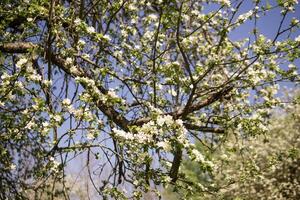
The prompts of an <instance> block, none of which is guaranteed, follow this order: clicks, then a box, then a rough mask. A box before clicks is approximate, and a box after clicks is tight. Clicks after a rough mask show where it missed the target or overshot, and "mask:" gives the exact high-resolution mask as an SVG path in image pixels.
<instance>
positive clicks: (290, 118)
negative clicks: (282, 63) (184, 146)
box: [166, 98, 300, 199]
mask: <svg viewBox="0 0 300 200" xmlns="http://www.w3.org/2000/svg"><path fill="white" fill-rule="evenodd" d="M299 113H300V110H299V98H298V99H297V98H295V100H294V101H291V104H290V105H289V106H286V108H285V110H276V111H275V112H274V113H273V116H272V119H271V123H270V125H269V126H270V128H269V129H270V130H269V131H268V132H267V133H266V134H264V135H259V136H256V137H247V138H245V139H240V138H236V137H235V136H233V137H235V138H233V140H231V142H228V143H226V145H223V146H222V147H221V148H218V149H217V150H215V151H214V152H211V151H209V149H206V152H207V154H208V155H209V156H211V157H213V162H214V164H215V166H216V168H215V169H216V170H215V172H212V173H211V174H206V176H204V174H203V172H202V171H201V170H199V168H198V166H197V165H196V164H195V163H193V162H191V161H190V160H185V161H184V162H183V163H184V164H183V166H182V167H183V169H182V170H183V171H184V173H185V174H186V175H187V178H189V180H190V181H193V182H195V183H197V182H198V183H201V184H207V182H210V185H211V186H212V185H213V187H214V189H211V190H210V191H211V193H206V194H202V193H201V192H195V191H194V193H192V194H191V196H189V199H299V195H300V190H299V189H300V185H299V183H300V179H299V177H300V176H299V174H300V169H299V161H300V154H299V148H300V142H299V141H300V140H299V137H300V131H299V130H300V129H299V124H300V123H299V122H300V121H299V119H300V115H299ZM197 147H198V148H200V149H202V150H203V149H205V148H206V147H204V146H203V145H202V144H201V143H199V144H198V145H197ZM167 191H168V192H166V199H168V195H173V196H172V199H176V198H178V199H179V198H180V197H183V196H185V195H187V191H186V190H182V191H180V192H177V193H173V192H172V190H167ZM192 191H193V190H192ZM176 194H177V195H176ZM178 194H179V195H178Z"/></svg>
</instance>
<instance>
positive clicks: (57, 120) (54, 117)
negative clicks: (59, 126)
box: [52, 115, 62, 122]
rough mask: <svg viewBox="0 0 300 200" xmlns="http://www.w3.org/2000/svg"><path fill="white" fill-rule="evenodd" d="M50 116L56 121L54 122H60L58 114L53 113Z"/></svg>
mask: <svg viewBox="0 0 300 200" xmlns="http://www.w3.org/2000/svg"><path fill="white" fill-rule="evenodd" d="M52 118H53V119H54V121H56V122H60V121H61V120H62V117H61V116H60V115H54V116H53V117H52Z"/></svg>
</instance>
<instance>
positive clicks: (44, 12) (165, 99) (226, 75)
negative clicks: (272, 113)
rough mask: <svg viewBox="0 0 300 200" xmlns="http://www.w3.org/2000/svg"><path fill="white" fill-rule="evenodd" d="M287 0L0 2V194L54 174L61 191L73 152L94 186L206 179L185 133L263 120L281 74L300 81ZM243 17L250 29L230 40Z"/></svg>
mask: <svg viewBox="0 0 300 200" xmlns="http://www.w3.org/2000/svg"><path fill="white" fill-rule="evenodd" d="M296 4H297V1H296V0H287V1H282V0H278V1H276V2H273V1H272V2H269V1H260V0H255V1H253V2H250V1H243V0H241V1H239V0H236V1H228V0H213V1H204V0H203V1H201V0H200V1H199V0H195V1H194V0H188V1H185V0H159V1H154V0H153V1H152V0H149V1H146V0H140V1H136V0H123V1H114V0H113V1H111V0H107V1H96V0H78V1H77V0H75V1H68V0H4V1H1V3H0V19H1V23H0V41H1V44H0V50H1V68H0V75H1V81H0V110H1V114H0V120H1V124H0V131H1V132H0V133H1V135H0V139H1V143H0V144H1V147H0V149H1V152H0V156H1V161H0V162H1V164H0V166H1V168H0V169H1V170H0V172H1V177H5V178H3V180H2V181H1V184H0V186H1V190H2V191H3V192H1V195H2V196H1V197H2V198H4V199H5V198H19V199H22V198H29V196H28V194H31V195H32V193H35V194H36V195H35V197H36V198H39V196H38V194H39V192H40V191H43V190H45V188H48V185H49V184H50V183H51V181H49V180H54V181H53V183H51V184H53V186H52V188H53V189H55V188H56V187H55V184H56V183H58V182H60V183H62V185H63V188H64V189H63V190H62V191H63V193H62V195H63V197H64V198H66V199H68V198H69V193H68V191H67V187H66V186H65V184H64V183H65V182H66V173H67V172H66V169H67V168H68V166H73V167H75V168H76V165H74V163H75V164H76V159H78V156H79V155H81V156H84V157H85V169H86V171H87V173H88V177H89V179H90V182H91V184H92V185H93V186H94V189H95V190H96V191H97V193H98V194H99V195H100V196H102V197H103V198H104V199H105V198H107V197H109V196H110V197H111V198H115V199H122V198H123V199H127V198H134V199H139V198H141V197H142V194H143V192H147V191H153V192H154V193H155V192H157V187H159V186H161V185H162V184H164V185H168V184H171V185H175V187H179V188H180V187H182V188H186V189H189V188H194V189H196V190H197V191H202V192H210V189H211V187H210V185H201V184H196V185H194V184H193V183H191V182H189V181H187V179H186V178H185V175H184V173H182V172H181V171H180V170H179V169H180V166H181V163H182V157H183V156H184V155H187V156H189V157H190V158H191V159H192V160H193V161H194V162H197V163H198V164H199V166H200V168H201V169H202V170H203V171H205V172H207V173H210V171H212V170H214V164H213V162H211V159H212V158H210V157H206V156H204V152H200V151H198V150H197V148H195V145H194V142H195V141H196V140H199V141H200V140H201V139H202V138H209V140H210V141H213V142H212V145H214V144H215V143H218V144H222V143H223V142H225V141H227V140H229V139H231V138H229V137H228V133H229V132H234V133H235V134H236V137H242V138H243V137H245V136H248V135H252V136H255V135H259V134H262V133H265V132H266V125H267V123H268V120H267V119H268V116H269V114H268V113H269V109H270V108H272V107H273V106H276V105H278V104H279V103H280V101H281V100H280V98H279V97H278V96H276V92H277V90H278V83H280V82H281V81H299V77H298V75H297V67H296V65H295V64H293V62H294V61H296V59H298V58H299V54H300V50H299V46H300V37H299V36H298V35H295V34H294V33H293V32H294V31H297V30H298V29H299V20H298V19H296V18H292V16H293V15H294V14H293V12H294V10H295V5H296ZM272 12H275V13H276V12H278V13H280V20H279V21H278V22H277V24H275V22H274V25H273V28H274V30H275V31H274V32H273V34H272V36H269V37H268V36H267V35H266V34H264V33H263V32H262V30H260V29H259V28H260V27H259V25H258V22H259V21H260V16H263V15H268V14H269V13H272ZM243 27H248V31H249V32H250V34H249V35H248V36H246V37H245V38H243V39H234V38H233V37H232V35H233V34H234V33H237V32H239V31H240V29H241V28H243ZM287 66H288V67H287ZM94 159H98V162H97V165H98V166H97V167H95V166H93V165H92V164H91V161H92V160H94ZM74 160H75V161H74ZM191 186H193V187H191ZM125 189H126V190H125ZM54 194H56V193H55V192H50V198H52V199H53V198H55V197H54Z"/></svg>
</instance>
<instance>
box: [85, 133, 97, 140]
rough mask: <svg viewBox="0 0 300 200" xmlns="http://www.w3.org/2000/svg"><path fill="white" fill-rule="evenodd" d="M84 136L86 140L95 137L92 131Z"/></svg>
mask: <svg viewBox="0 0 300 200" xmlns="http://www.w3.org/2000/svg"><path fill="white" fill-rule="evenodd" d="M86 138H87V139H88V140H92V139H94V138H95V136H94V134H93V133H88V134H87V136H86Z"/></svg>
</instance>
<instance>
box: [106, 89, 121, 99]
mask: <svg viewBox="0 0 300 200" xmlns="http://www.w3.org/2000/svg"><path fill="white" fill-rule="evenodd" d="M107 94H108V95H109V96H110V97H111V98H119V97H118V95H117V94H116V93H115V91H113V90H109V91H108V92H107Z"/></svg>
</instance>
